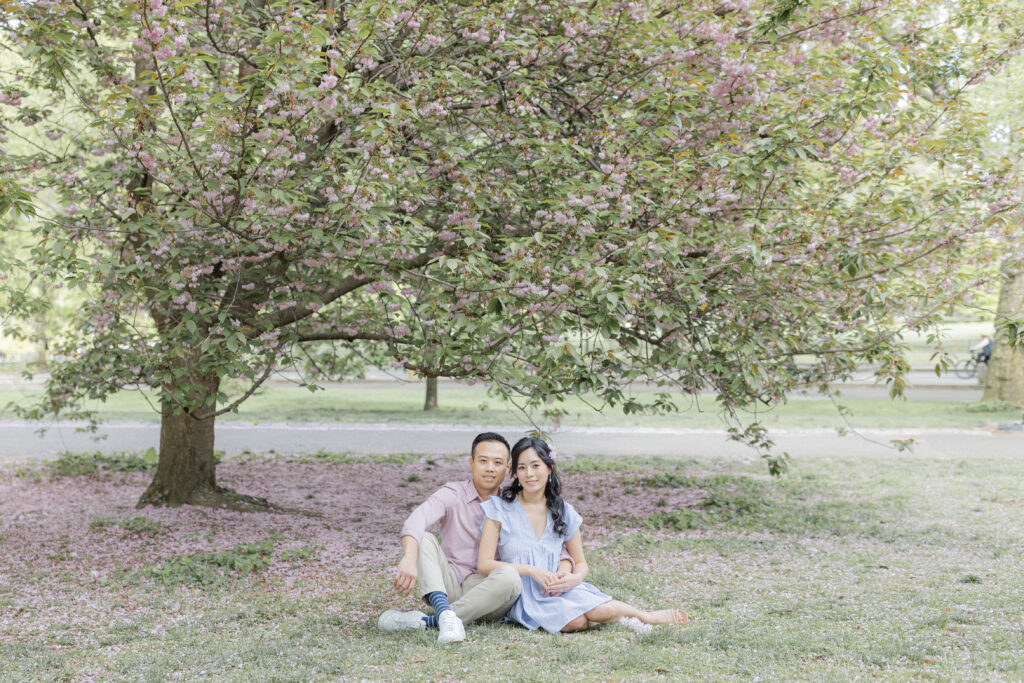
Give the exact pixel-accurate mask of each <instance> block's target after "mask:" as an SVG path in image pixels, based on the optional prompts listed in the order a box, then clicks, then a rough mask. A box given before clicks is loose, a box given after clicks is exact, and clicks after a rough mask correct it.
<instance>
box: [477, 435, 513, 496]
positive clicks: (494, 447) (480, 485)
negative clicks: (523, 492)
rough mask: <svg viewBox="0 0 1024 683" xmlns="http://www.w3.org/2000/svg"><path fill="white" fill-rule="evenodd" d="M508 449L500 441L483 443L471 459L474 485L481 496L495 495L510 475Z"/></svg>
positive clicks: (478, 445) (478, 446)
mask: <svg viewBox="0 0 1024 683" xmlns="http://www.w3.org/2000/svg"><path fill="white" fill-rule="evenodd" d="M508 457H509V454H508V449H507V448H505V444H503V443H501V442H500V441H481V442H480V443H478V444H477V445H476V448H475V449H474V450H473V455H472V456H471V457H470V458H469V469H470V471H472V472H473V485H474V486H476V490H477V491H479V492H480V493H481V494H484V493H486V494H488V495H494V494H496V493H497V492H498V487H499V486H501V482H502V481H504V479H505V475H506V474H508Z"/></svg>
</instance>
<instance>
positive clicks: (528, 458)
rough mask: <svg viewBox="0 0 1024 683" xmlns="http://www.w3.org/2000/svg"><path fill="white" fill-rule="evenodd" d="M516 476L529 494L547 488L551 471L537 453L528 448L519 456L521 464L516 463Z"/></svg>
mask: <svg viewBox="0 0 1024 683" xmlns="http://www.w3.org/2000/svg"><path fill="white" fill-rule="evenodd" d="M515 474H516V476H517V477H518V478H519V483H520V484H521V485H522V487H523V491H525V492H527V493H536V492H537V491H542V492H543V491H544V487H545V486H547V483H548V477H549V476H551V469H550V468H549V467H548V466H547V465H545V464H544V461H543V460H541V459H540V456H539V455H537V451H535V450H534V449H532V448H527V449H526V450H525V451H523V452H522V453H520V454H519V462H517V463H516V472H515Z"/></svg>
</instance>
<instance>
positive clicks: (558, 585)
mask: <svg viewBox="0 0 1024 683" xmlns="http://www.w3.org/2000/svg"><path fill="white" fill-rule="evenodd" d="M565 549H566V550H568V551H569V555H570V556H571V557H572V560H573V562H575V563H576V566H575V567H574V568H573V570H572V571H571V572H569V571H562V567H563V566H567V565H568V564H569V561H568V560H562V562H559V563H558V569H559V572H558V575H557V576H556V577H555V578H554V579H553V580H551V581H549V582H548V583H546V584H544V590H545V591H546V592H547V593H548V595H561V594H562V593H565V592H567V591H570V590H572V589H573V588H575V587H576V586H578V585H580V584H581V583H583V579H585V578H587V574H589V573H590V567H588V566H587V558H586V557H584V555H583V538H582V537H581V536H580V532H579V531H577V532H576V533H575V534H573V535H572V538H570V539H569V540H568V541H567V542H566V544H565Z"/></svg>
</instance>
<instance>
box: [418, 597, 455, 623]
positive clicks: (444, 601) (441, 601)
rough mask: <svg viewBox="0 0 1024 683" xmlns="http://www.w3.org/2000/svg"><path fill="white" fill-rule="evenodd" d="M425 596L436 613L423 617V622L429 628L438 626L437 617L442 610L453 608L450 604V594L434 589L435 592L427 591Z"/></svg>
mask: <svg viewBox="0 0 1024 683" xmlns="http://www.w3.org/2000/svg"><path fill="white" fill-rule="evenodd" d="M425 597H426V598H427V602H429V603H430V605H431V606H432V607H433V608H434V614H433V616H429V617H423V622H424V623H425V624H426V625H427V628H437V618H438V617H439V616H441V612H443V611H445V610H446V609H451V608H452V606H451V605H449V604H448V594H447V593H442V592H441V591H434V592H433V593H427V595H426V596H425Z"/></svg>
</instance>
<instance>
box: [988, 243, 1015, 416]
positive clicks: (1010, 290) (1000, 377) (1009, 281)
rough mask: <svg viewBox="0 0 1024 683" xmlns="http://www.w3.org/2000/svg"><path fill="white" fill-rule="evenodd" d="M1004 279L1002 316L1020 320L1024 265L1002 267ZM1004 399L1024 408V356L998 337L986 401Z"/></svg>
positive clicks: (1013, 264)
mask: <svg viewBox="0 0 1024 683" xmlns="http://www.w3.org/2000/svg"><path fill="white" fill-rule="evenodd" d="M999 270H1000V273H1001V275H1002V277H1003V282H1002V286H1001V287H1000V288H999V306H998V308H997V309H996V310H997V313H998V314H999V316H1000V317H1001V318H1002V317H1007V318H1016V319H1020V318H1021V317H1024V263H1021V261H1019V260H1017V259H1012V260H1010V259H1008V260H1006V261H1004V262H1003V264H1002V266H1001V267H1000V269H999ZM995 399H1002V400H1004V401H1009V402H1010V403H1016V404H1017V405H1024V354H1022V353H1021V352H1020V351H1015V350H1013V349H1011V348H1010V347H1009V345H1008V344H1007V343H1006V338H1005V336H1003V335H1000V334H997V335H996V336H995V347H994V348H993V350H992V358H991V360H990V361H989V369H988V376H987V377H986V378H985V393H984V395H983V396H982V400H983V401H991V400H995Z"/></svg>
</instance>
